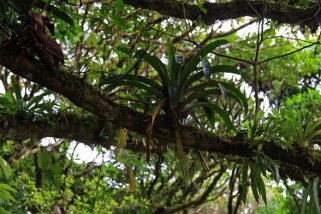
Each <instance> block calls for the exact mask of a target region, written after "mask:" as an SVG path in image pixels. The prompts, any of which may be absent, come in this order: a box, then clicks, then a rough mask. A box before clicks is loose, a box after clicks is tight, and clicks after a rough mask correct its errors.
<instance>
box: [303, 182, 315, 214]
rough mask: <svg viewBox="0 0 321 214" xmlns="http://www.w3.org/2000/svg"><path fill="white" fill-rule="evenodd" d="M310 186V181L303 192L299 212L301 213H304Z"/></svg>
mask: <svg viewBox="0 0 321 214" xmlns="http://www.w3.org/2000/svg"><path fill="white" fill-rule="evenodd" d="M311 188H312V182H310V183H309V185H308V186H307V188H306V189H305V190H304V192H303V198H302V205H301V212H300V213H301V214H305V211H306V206H307V202H308V196H309V194H310V192H311Z"/></svg>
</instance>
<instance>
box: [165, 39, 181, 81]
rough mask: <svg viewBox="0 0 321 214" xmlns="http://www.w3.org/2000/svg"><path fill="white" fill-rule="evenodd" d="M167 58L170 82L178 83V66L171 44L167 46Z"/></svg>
mask: <svg viewBox="0 0 321 214" xmlns="http://www.w3.org/2000/svg"><path fill="white" fill-rule="evenodd" d="M167 57H168V71H169V77H170V80H171V81H176V82H178V77H179V74H180V65H179V64H178V63H177V61H176V59H175V49H174V46H173V44H172V43H168V44H167ZM175 87H177V86H175Z"/></svg>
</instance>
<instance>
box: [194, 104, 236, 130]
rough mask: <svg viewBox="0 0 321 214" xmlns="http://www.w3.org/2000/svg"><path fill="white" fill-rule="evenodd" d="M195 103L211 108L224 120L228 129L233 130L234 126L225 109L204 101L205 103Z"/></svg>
mask: <svg viewBox="0 0 321 214" xmlns="http://www.w3.org/2000/svg"><path fill="white" fill-rule="evenodd" d="M197 105H198V106H202V107H208V108H211V109H212V110H213V111H214V112H215V113H217V114H218V115H220V117H221V118H222V119H223V120H224V122H225V124H226V126H227V128H228V129H229V130H235V127H234V125H233V123H232V121H231V119H230V117H229V116H228V114H227V112H226V111H225V110H223V109H222V108H221V107H219V106H218V105H216V104H211V103H206V102H205V103H203V102H200V103H198V104H197Z"/></svg>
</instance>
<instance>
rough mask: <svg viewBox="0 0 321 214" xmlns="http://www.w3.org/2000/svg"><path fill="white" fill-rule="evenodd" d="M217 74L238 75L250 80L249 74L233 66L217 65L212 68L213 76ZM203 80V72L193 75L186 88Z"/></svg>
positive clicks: (187, 81)
mask: <svg viewBox="0 0 321 214" xmlns="http://www.w3.org/2000/svg"><path fill="white" fill-rule="evenodd" d="M216 73H231V74H238V75H241V76H242V77H243V78H246V79H247V78H248V75H247V73H245V72H242V71H240V70H239V69H237V68H235V67H233V66H231V65H216V66H212V67H211V74H216ZM202 78H203V72H202V71H200V72H197V73H196V74H193V75H191V76H190V77H189V78H188V79H187V80H186V81H185V85H184V86H185V88H186V86H187V87H189V86H190V85H191V84H192V83H195V82H196V81H198V80H200V79H202Z"/></svg>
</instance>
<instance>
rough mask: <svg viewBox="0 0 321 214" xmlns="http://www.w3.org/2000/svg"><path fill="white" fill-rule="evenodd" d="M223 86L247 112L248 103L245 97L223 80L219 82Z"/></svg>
mask: <svg viewBox="0 0 321 214" xmlns="http://www.w3.org/2000/svg"><path fill="white" fill-rule="evenodd" d="M220 84H222V85H223V86H224V88H225V89H226V91H227V92H229V93H232V94H234V95H235V96H234V98H236V100H237V101H239V103H240V104H241V105H242V106H243V108H244V111H245V113H247V112H248V109H249V107H248V103H247V99H246V97H245V96H244V95H243V94H242V93H241V92H240V91H239V90H238V89H237V88H235V87H234V86H233V85H231V84H229V83H225V82H220Z"/></svg>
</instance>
